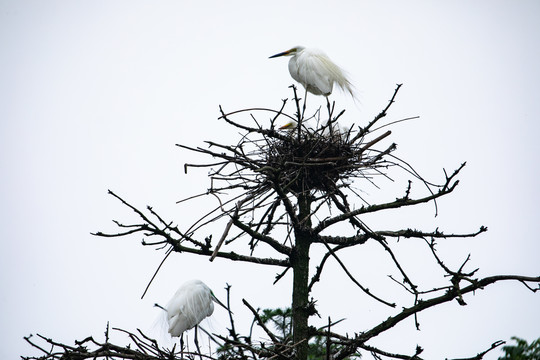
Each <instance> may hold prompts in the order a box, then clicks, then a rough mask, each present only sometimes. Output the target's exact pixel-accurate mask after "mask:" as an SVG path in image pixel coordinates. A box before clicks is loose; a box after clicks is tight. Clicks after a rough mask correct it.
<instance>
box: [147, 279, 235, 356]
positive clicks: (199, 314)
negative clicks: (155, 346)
mask: <svg viewBox="0 0 540 360" xmlns="http://www.w3.org/2000/svg"><path fill="white" fill-rule="evenodd" d="M214 301H215V302H216V303H218V304H219V305H221V306H223V307H224V308H225V309H227V307H226V306H225V305H223V304H222V303H221V302H220V301H219V300H218V299H217V298H216V297H215V296H214V293H213V292H212V290H210V288H209V287H208V286H207V285H206V284H205V283H203V282H202V281H200V280H190V281H187V282H185V283H184V284H182V286H180V288H178V290H177V291H176V293H175V294H174V296H173V297H172V299H171V300H170V301H169V302H168V304H167V306H166V307H161V306H159V305H158V304H156V306H158V307H160V308H161V309H163V310H165V311H166V312H167V322H168V325H169V329H168V332H169V334H170V335H171V336H172V337H180V338H181V344H182V343H183V341H182V335H183V333H184V331H186V330H189V329H192V328H194V327H195V345H196V346H197V349H198V348H199V344H198V342H197V328H196V326H197V325H199V323H200V322H201V321H203V320H204V319H205V318H206V317H208V316H210V315H212V313H213V312H214ZM227 310H228V309H227Z"/></svg>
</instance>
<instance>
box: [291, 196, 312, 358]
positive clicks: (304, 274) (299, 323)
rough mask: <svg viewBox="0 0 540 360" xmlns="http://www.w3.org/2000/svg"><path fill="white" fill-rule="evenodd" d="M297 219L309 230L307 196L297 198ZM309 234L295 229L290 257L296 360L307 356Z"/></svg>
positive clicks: (308, 200) (308, 198)
mask: <svg viewBox="0 0 540 360" xmlns="http://www.w3.org/2000/svg"><path fill="white" fill-rule="evenodd" d="M298 208H299V213H298V218H299V219H300V221H301V222H302V226H301V228H311V220H310V218H309V216H310V209H311V198H310V197H309V195H300V196H299V197H298ZM310 245H311V239H310V235H309V232H307V231H304V230H302V229H295V246H294V252H293V255H292V257H291V263H292V267H293V291H292V294H293V297H292V321H293V342H294V344H297V346H296V359H297V360H306V359H307V355H308V317H309V313H308V306H307V305H308V295H309V293H308V277H309V246H310Z"/></svg>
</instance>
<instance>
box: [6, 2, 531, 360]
mask: <svg viewBox="0 0 540 360" xmlns="http://www.w3.org/2000/svg"><path fill="white" fill-rule="evenodd" d="M539 34H540V2H538V1H536V0H532V1H510V0H508V1H491V0H490V1H474V2H472V1H451V2H450V1H447V2H442V1H407V2H404V1H342V2H329V1H328V2H323V1H300V2H289V1H272V2H265V3H264V4H261V3H260V2H253V1H227V2H218V1H198V2H194V1H193V2H191V1H152V2H150V1H132V0H130V1H27V0H17V1H5V0H4V1H1V2H0V48H1V49H2V50H1V52H0V126H1V128H0V169H1V170H0V171H1V179H2V186H1V187H0V201H1V204H2V207H1V217H0V219H2V220H1V222H2V226H0V239H1V241H2V250H1V251H0V286H1V289H2V290H1V292H0V319H1V320H0V338H1V339H2V343H3V344H4V345H3V346H1V347H0V357H1V358H3V359H8V358H9V359H14V358H17V357H18V356H19V355H30V354H35V352H34V351H33V349H31V348H30V347H29V346H28V345H26V343H25V342H24V340H23V336H26V335H29V334H30V333H36V332H38V333H41V334H43V335H45V336H48V337H52V338H54V339H56V340H59V341H64V342H69V343H72V341H73V340H75V339H81V338H84V337H86V336H88V335H93V336H94V337H95V338H100V339H102V334H103V331H104V329H105V326H106V323H107V321H110V323H111V325H112V326H117V327H121V328H124V329H127V330H132V331H134V330H135V329H136V328H141V329H143V330H147V329H151V327H152V323H153V321H154V319H155V317H156V315H157V313H156V309H154V308H153V307H152V304H153V303H154V302H160V303H165V302H166V301H167V300H168V298H169V297H170V296H171V295H172V294H173V293H174V292H175V290H176V288H177V287H178V286H179V285H180V284H181V283H182V282H183V281H185V280H188V279H191V278H194V277H196V278H200V279H201V280H203V281H205V282H206V283H207V284H208V285H210V286H211V287H212V288H213V289H214V291H215V293H216V295H218V296H219V297H222V298H224V294H225V293H224V291H223V290H222V288H223V287H224V286H225V284H226V283H227V282H228V283H229V284H232V285H233V296H235V297H236V298H235V304H234V306H236V309H237V312H238V314H239V316H245V318H246V319H247V315H246V314H247V312H245V311H244V309H243V308H242V307H241V302H240V300H241V298H246V299H247V300H248V301H250V303H252V304H254V305H255V306H258V307H276V306H287V304H288V303H289V301H290V295H289V291H290V285H291V279H290V278H287V279H285V280H284V281H282V282H281V283H278V285H277V286H274V287H272V285H271V283H272V281H273V278H274V275H275V270H274V269H271V268H258V267H255V266H253V265H243V264H241V263H229V262H227V261H224V260H219V259H218V260H216V261H215V262H214V263H209V262H208V261H207V259H206V258H200V259H199V258H197V257H196V256H189V255H186V256H179V255H175V256H172V257H171V259H170V260H169V261H168V262H167V263H166V265H165V266H164V268H163V269H162V271H161V273H160V275H159V276H158V278H157V280H156V281H155V283H154V284H153V286H152V287H151V289H150V291H149V293H148V294H147V296H146V298H145V299H144V300H140V296H141V294H142V291H143V290H144V288H145V286H146V284H147V281H148V280H149V278H150V276H151V275H152V273H153V271H154V270H155V268H156V266H157V265H158V264H159V261H160V260H161V253H158V252H155V251H153V250H151V249H150V248H143V247H142V246H141V245H140V240H141V238H140V237H134V238H130V239H127V238H125V239H102V238H96V237H93V236H91V235H90V232H95V231H99V230H103V231H107V230H109V231H111V230H114V227H113V224H112V223H111V221H110V220H111V219H113V218H114V219H118V220H121V221H123V222H129V221H130V220H134V219H135V218H134V217H133V215H132V214H131V213H130V212H129V211H127V209H126V208H123V207H122V206H120V205H119V204H118V203H117V202H116V201H114V199H112V198H111V197H110V196H108V195H107V189H112V190H114V191H116V192H117V193H118V194H120V195H122V196H124V197H125V198H126V199H128V200H129V201H131V202H132V203H134V204H135V205H137V206H140V207H144V206H146V205H152V206H154V208H155V209H156V210H159V212H160V213H161V214H162V215H164V216H166V217H167V218H170V219H173V220H175V222H177V223H179V224H181V225H182V224H183V225H185V226H187V225H189V224H188V223H186V222H187V220H186V219H189V218H190V216H191V213H192V212H193V208H189V207H187V208H186V207H181V206H178V205H176V204H175V201H177V200H179V199H181V198H184V197H187V196H189V195H192V194H194V193H198V192H201V191H204V190H205V189H206V187H207V185H208V183H207V179H206V172H205V171H191V172H190V173H189V174H188V175H187V176H186V175H185V174H183V168H182V166H183V163H184V162H192V161H193V160H194V158H193V156H192V155H191V154H189V153H186V152H183V151H181V150H180V149H179V148H177V147H176V146H174V144H176V143H184V144H188V145H192V146H197V145H201V144H202V141H204V140H207V139H212V140H218V141H222V142H224V141H231V142H232V143H235V142H236V141H237V140H236V137H237V133H236V131H234V130H232V129H230V128H228V127H227V126H225V125H224V124H223V123H222V122H220V121H218V120H217V117H218V115H219V114H218V105H219V104H221V105H223V106H224V108H225V109H226V110H237V109H240V108H246V107H254V106H261V107H272V108H275V107H278V106H279V104H280V103H281V99H282V98H285V97H289V96H290V90H289V89H288V88H287V86H288V85H290V84H291V83H292V82H293V81H292V79H291V78H290V76H289V74H288V70H287V60H286V59H268V56H270V55H272V54H275V53H277V52H280V51H283V50H286V49H288V48H290V47H292V46H295V45H304V46H314V47H318V48H321V49H323V50H324V51H325V52H326V53H327V54H329V56H330V57H331V58H332V59H333V60H334V61H335V62H336V63H338V64H339V65H341V66H342V67H343V68H344V69H346V70H347V71H348V73H349V74H350V75H351V78H352V81H353V83H354V85H355V86H356V88H357V89H358V90H359V94H360V104H359V105H355V104H354V103H353V102H351V101H350V99H347V97H346V96H345V95H343V94H341V93H339V92H336V93H335V94H333V95H332V97H333V99H334V100H336V101H337V102H338V106H342V107H346V108H347V113H346V117H345V118H344V119H343V122H345V123H347V124H351V123H353V122H354V123H357V124H365V122H367V121H369V120H370V119H372V118H373V116H374V115H376V114H377V113H378V112H379V111H380V110H381V109H382V107H383V106H385V104H386V102H387V101H388V99H389V97H390V95H391V94H392V92H393V90H394V88H395V84H396V83H404V86H403V88H402V90H401V92H400V94H399V96H398V99H397V103H396V104H395V105H394V106H393V108H392V110H391V113H390V116H389V118H388V121H390V120H397V119H400V118H403V117H407V116H415V115H419V116H420V119H419V120H415V121H413V122H407V123H402V124H400V125H398V126H396V127H395V128H394V131H393V135H392V139H391V140H392V141H395V142H397V143H398V146H399V147H398V153H397V154H398V155H400V156H402V157H404V158H406V159H408V161H409V162H410V163H411V164H413V165H415V168H416V169H417V170H418V171H420V172H421V173H422V174H424V175H425V176H426V177H428V178H429V179H431V180H434V181H440V180H442V178H443V173H442V168H443V167H444V168H446V169H448V170H452V169H453V168H455V167H457V166H458V165H459V164H460V163H461V162H463V161H467V164H468V165H467V167H466V168H465V169H464V170H463V172H462V175H461V176H460V180H461V182H460V186H459V187H458V189H457V190H456V192H455V193H454V194H452V195H451V196H449V197H448V198H447V199H445V200H443V201H441V202H440V203H439V211H440V215H439V217H437V218H434V217H433V207H432V206H431V205H426V206H425V207H422V208H421V209H419V210H417V211H415V212H413V213H412V214H413V215H412V216H411V215H408V214H407V213H406V212H394V213H392V214H391V215H392V216H389V217H386V218H383V219H373V224H374V225H377V226H379V227H380V228H383V229H397V228H398V227H399V226H411V227H418V228H423V229H425V230H433V229H434V228H435V227H437V226H440V227H441V229H444V230H447V231H451V232H469V231H474V230H476V229H477V228H478V227H479V226H480V225H486V226H488V228H489V232H488V233H487V234H484V235H482V236H481V237H479V238H476V239H466V240H458V241H456V240H447V241H441V250H440V253H441V254H442V255H443V256H445V257H446V258H447V259H448V261H449V264H451V265H453V266H459V264H460V263H461V261H463V259H464V258H465V257H466V255H467V254H468V253H471V254H472V265H471V267H472V266H475V267H480V268H481V270H480V271H479V273H478V275H479V276H488V275H493V274H498V273H510V274H524V275H536V276H537V275H539V273H540V271H539V270H540V264H539V254H540V245H539V243H540V242H539V235H538V232H537V224H538V221H539V220H540V219H539V213H538V204H539V203H540V196H539V194H540V192H539V187H538V182H537V179H538V175H540V174H539V170H540V162H539V161H538V155H539V153H540V145H539V144H540V142H539V141H538V139H537V138H538V134H539V129H540V126H539V121H538V116H539V114H540V105H539V104H540V90H539V86H538V84H539V83H540V70H539V69H540V67H539V66H538V63H539V59H540V39H539ZM312 99H313V100H312V101H313V102H315V101H321V102H322V101H323V99H322V98H319V99H318V100H317V98H315V97H313V98H312ZM396 179H397V185H398V188H400V189H404V184H406V179H405V178H400V177H399V176H397V178H396ZM400 181H401V182H400ZM392 189H394V187H392ZM366 191H367V192H368V193H369V195H373V196H374V197H377V198H380V199H387V200H392V199H394V198H395V197H396V196H400V195H401V193H398V194H395V193H386V192H384V188H383V191H381V192H377V191H376V190H375V189H374V188H369V189H367V190H366ZM404 224H405V225H404ZM215 233H217V234H220V233H221V229H220V228H216V229H215ZM401 246H402V247H403V257H404V258H408V259H413V261H416V262H417V263H418V264H423V263H424V262H425V261H426V262H427V260H426V258H425V257H424V256H426V253H425V249H423V247H422V246H421V244H419V243H416V244H414V243H412V242H409V243H408V244H407V243H402V244H401ZM371 251H373V252H375V251H379V250H378V249H376V248H375V247H370V246H366V247H364V248H361V249H360V248H359V249H357V250H354V251H351V252H349V253H348V254H346V255H345V253H344V254H343V260H344V261H345V262H346V263H347V264H348V265H349V266H350V267H351V269H352V271H353V272H355V274H356V275H357V276H358V277H359V278H361V279H363V280H364V281H365V282H366V283H367V284H368V285H369V286H370V287H371V288H380V289H381V291H383V290H382V289H387V290H385V291H388V292H387V294H392V293H393V292H399V291H401V290H400V289H399V288H398V287H396V286H395V285H393V284H392V283H391V282H389V281H388V280H386V275H387V274H388V272H389V271H390V270H389V269H386V268H385V267H383V266H379V267H377V266H376V264H374V263H370V264H369V266H366V265H365V264H366V263H365V262H364V261H368V260H369V259H372V258H375V257H376V255H372V253H371ZM379 252H380V251H379ZM328 269H329V272H328V273H327V275H326V276H325V277H323V279H322V280H323V281H322V282H321V284H320V285H319V286H318V288H317V289H316V291H315V293H314V296H316V297H317V298H319V299H320V300H319V302H318V305H319V311H320V312H321V314H322V315H323V318H322V319H321V320H320V321H322V322H325V321H326V320H325V319H326V316H328V315H331V316H332V318H334V319H338V318H341V317H346V318H347V321H345V322H344V323H342V324H341V328H339V329H336V330H340V331H343V332H345V331H347V332H349V333H350V334H351V333H353V332H354V331H362V330H365V329H368V328H369V327H370V326H372V325H374V324H376V323H378V322H380V321H381V320H383V319H385V318H386V317H387V316H388V315H390V314H392V311H388V310H386V309H384V308H382V306H380V305H379V304H378V303H374V301H372V300H371V299H370V298H368V297H366V296H365V295H364V294H362V293H360V292H359V291H358V289H355V288H354V287H353V286H352V284H351V283H350V282H349V281H347V280H339V281H338V279H343V276H344V275H343V273H342V272H340V271H339V269H338V267H337V266H336V265H335V264H333V265H331V266H329V268H328ZM246 274H249V275H246ZM379 278H380V279H382V280H381V282H380V283H379V282H378V280H377V281H375V280H374V279H379ZM466 300H467V302H468V303H469V306H467V307H460V306H459V305H458V304H457V303H451V304H446V305H444V306H442V307H441V308H440V309H439V310H432V311H428V312H426V314H422V315H421V316H420V321H421V329H422V330H421V331H419V332H418V331H416V330H414V325H413V322H412V320H411V321H406V322H404V323H403V324H401V325H400V326H398V327H397V328H396V329H395V330H393V331H391V332H389V333H388V334H387V335H384V336H383V337H381V339H379V340H378V342H377V343H376V344H380V345H381V346H384V347H385V348H386V349H389V350H395V351H401V352H404V353H410V354H412V353H413V352H414V348H415V346H416V344H419V345H421V346H423V347H424V348H425V352H424V356H425V358H444V357H445V356H448V357H460V356H461V357H464V356H471V355H474V354H476V352H478V351H481V350H483V349H484V348H487V347H489V345H490V344H491V342H493V341H495V340H498V339H503V340H508V339H509V338H510V336H514V335H515V336H519V337H523V338H526V339H528V340H532V339H535V338H538V337H540V331H539V326H538V324H539V323H540V310H539V309H540V295H533V294H532V293H531V292H530V291H527V290H526V289H525V288H524V287H523V286H519V285H518V284H510V283H503V284H500V285H495V286H494V287H492V288H488V289H487V290H486V291H481V292H477V293H476V295H475V296H469V297H468V298H466ZM403 305H410V304H409V303H406V304H403ZM241 314H243V315H241ZM226 325H227V323H226V317H225V314H224V313H223V311H220V310H219V309H217V310H216V313H215V316H214V319H213V320H212V328H213V329H214V330H215V331H221V330H222V328H223V327H224V326H226ZM149 331H150V330H149ZM120 341H122V338H120ZM374 344H375V343H374ZM499 355H500V352H498V351H497V352H493V353H491V354H490V355H489V356H488V357H487V358H488V359H496V358H497V356H499Z"/></svg>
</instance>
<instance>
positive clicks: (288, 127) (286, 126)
mask: <svg viewBox="0 0 540 360" xmlns="http://www.w3.org/2000/svg"><path fill="white" fill-rule="evenodd" d="M295 126H296V124H295V123H293V122H292V121H291V122H290V123H287V124H285V125H283V126H282V127H280V128H279V130H287V129H294V128H295Z"/></svg>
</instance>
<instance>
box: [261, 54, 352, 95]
mask: <svg viewBox="0 0 540 360" xmlns="http://www.w3.org/2000/svg"><path fill="white" fill-rule="evenodd" d="M278 56H292V57H291V59H290V60H289V73H290V74H291V76H292V78H293V79H294V80H296V81H298V82H299V83H300V84H302V85H303V86H304V88H305V89H306V91H309V92H310V93H312V94H314V95H324V96H328V95H330V94H331V93H332V90H333V87H334V83H336V84H337V85H338V86H339V87H340V88H341V89H342V90H343V91H347V92H349V94H351V96H352V97H353V98H354V97H355V96H354V91H353V86H352V85H351V83H350V81H349V80H348V79H347V76H346V75H345V74H344V71H343V70H342V69H341V68H340V67H339V66H337V65H336V64H334V63H333V62H332V60H330V58H329V57H328V56H327V55H326V54H325V53H324V52H322V51H321V50H318V49H312V48H305V47H303V46H296V47H293V48H292V49H290V50H287V51H284V52H281V53H279V54H276V55H273V56H270V58H275V57H278Z"/></svg>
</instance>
